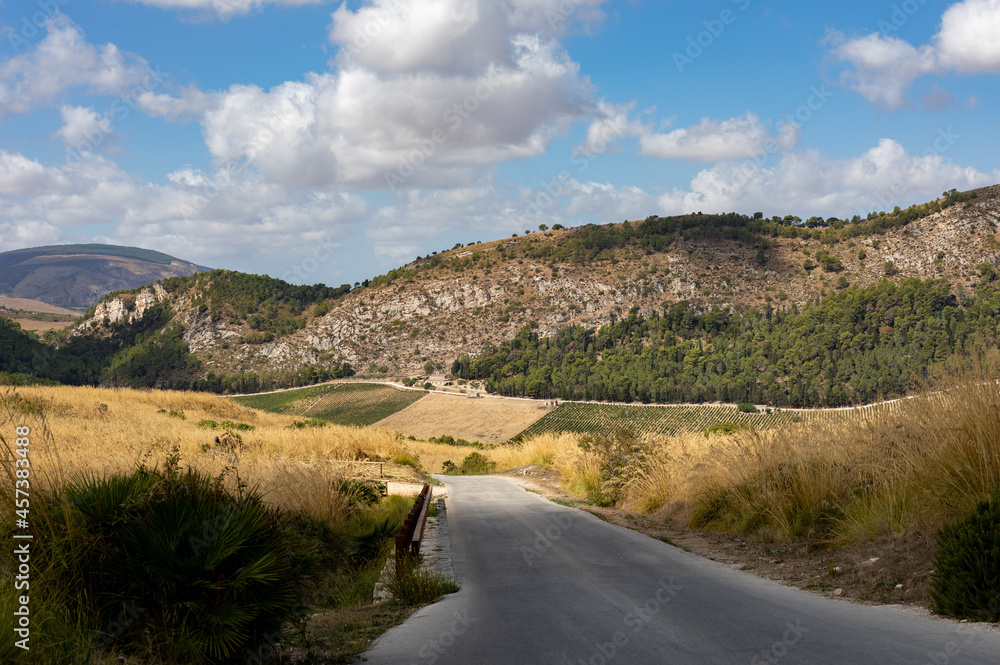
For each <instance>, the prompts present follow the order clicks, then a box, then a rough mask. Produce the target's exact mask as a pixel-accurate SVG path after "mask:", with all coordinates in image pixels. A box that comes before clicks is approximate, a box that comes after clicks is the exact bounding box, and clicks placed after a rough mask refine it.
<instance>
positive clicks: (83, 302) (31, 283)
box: [0, 245, 206, 309]
mask: <svg viewBox="0 0 1000 665" xmlns="http://www.w3.org/2000/svg"><path fill="white" fill-rule="evenodd" d="M202 270H206V268H204V267H202V266H197V265H195V264H193V263H191V262H189V261H183V260H181V259H177V258H174V257H172V256H168V255H166V254H163V253H161V252H155V251H152V250H148V249H140V248H138V247H120V246H118V245H51V246H47V247H33V248H30V249H16V250H13V251H10V252H3V253H0V296H6V297H9V298H18V299H26V300H38V301H41V302H43V303H47V304H49V305H56V306H58V307H69V308H76V309H86V308H87V307H90V306H91V305H93V304H94V303H96V302H97V301H98V300H100V298H101V297H102V296H103V295H105V294H107V293H109V292H112V291H117V290H121V289H132V288H135V287H138V286H142V285H144V284H149V283H151V282H155V281H156V280H158V279H164V278H167V277H174V276H177V275H191V274H194V273H196V272H199V271H202Z"/></svg>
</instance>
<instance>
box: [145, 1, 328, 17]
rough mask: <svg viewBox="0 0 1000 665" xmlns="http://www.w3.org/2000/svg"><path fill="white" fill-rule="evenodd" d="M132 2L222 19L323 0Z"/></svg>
mask: <svg viewBox="0 0 1000 665" xmlns="http://www.w3.org/2000/svg"><path fill="white" fill-rule="evenodd" d="M131 1H132V2H135V3H138V4H142V5H149V6H150V7H160V8H161V9H180V10H195V11H201V12H203V13H204V14H205V15H208V16H215V17H218V18H221V19H223V20H227V19H230V18H232V17H233V16H239V15H242V14H247V13H249V12H251V11H255V10H258V9H261V8H262V7H264V6H266V5H280V6H284V5H287V6H291V7H297V6H300V5H312V4H317V3H319V2H322V1H323V0H131Z"/></svg>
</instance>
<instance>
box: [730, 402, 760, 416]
mask: <svg viewBox="0 0 1000 665" xmlns="http://www.w3.org/2000/svg"><path fill="white" fill-rule="evenodd" d="M736 409H737V410H738V411H740V412H742V413H760V410H759V409H758V408H757V407H756V406H754V405H753V404H749V403H747V402H744V403H742V404H737V405H736Z"/></svg>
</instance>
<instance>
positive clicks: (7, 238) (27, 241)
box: [0, 199, 63, 252]
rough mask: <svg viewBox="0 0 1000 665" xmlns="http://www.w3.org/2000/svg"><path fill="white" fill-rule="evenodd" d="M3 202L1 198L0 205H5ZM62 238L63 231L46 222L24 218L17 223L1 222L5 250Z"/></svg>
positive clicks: (52, 241)
mask: <svg viewBox="0 0 1000 665" xmlns="http://www.w3.org/2000/svg"><path fill="white" fill-rule="evenodd" d="M3 204H4V201H3V200H2V199H0V207H3ZM62 239H63V235H62V231H60V230H59V229H58V228H57V227H55V226H53V225H52V224H48V223H46V222H40V221H37V220H23V221H18V222H16V223H11V222H2V223H0V247H3V248H4V251H5V252H6V251H9V250H12V249H22V248H24V247H38V246H40V245H54V244H58V243H59V242H61V241H62Z"/></svg>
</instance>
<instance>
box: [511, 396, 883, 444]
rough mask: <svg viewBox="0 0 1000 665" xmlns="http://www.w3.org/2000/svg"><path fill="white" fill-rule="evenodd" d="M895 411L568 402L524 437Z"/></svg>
mask: <svg viewBox="0 0 1000 665" xmlns="http://www.w3.org/2000/svg"><path fill="white" fill-rule="evenodd" d="M891 408H893V407H892V405H891V404H886V405H874V406H866V407H860V408H858V409H847V410H814V411H786V410H774V411H772V412H771V413H766V412H764V411H761V412H759V413H745V412H743V411H739V410H738V409H737V408H736V407H733V406H715V405H707V406H695V405H664V406H647V405H643V406H640V405H625V404H580V403H577V402H564V403H562V404H560V405H559V407H558V408H556V409H555V410H553V411H550V412H548V413H546V414H545V415H544V416H543V417H542V418H540V419H539V420H537V421H536V422H534V423H533V424H532V425H531V426H530V427H528V428H527V429H525V430H524V431H523V432H522V435H523V436H524V437H532V436H537V435H540V434H556V433H559V432H572V433H574V434H591V435H601V434H603V435H608V434H614V433H615V432H617V431H620V430H630V431H632V432H634V433H636V434H662V435H667V436H674V435H677V434H685V433H689V432H701V431H704V430H705V429H706V428H708V427H711V426H712V425H716V424H719V423H734V424H742V425H746V426H747V427H749V428H753V429H771V428H774V427H783V426H786V425H792V424H794V423H799V422H803V423H804V422H813V421H817V420H824V421H838V420H844V419H851V418H857V417H860V416H862V415H866V414H867V415H869V416H870V415H873V414H875V413H876V412H882V411H885V410H888V409H891Z"/></svg>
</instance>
